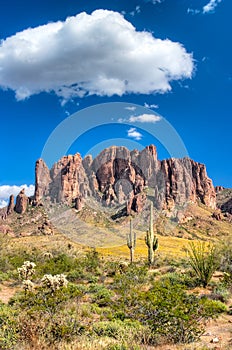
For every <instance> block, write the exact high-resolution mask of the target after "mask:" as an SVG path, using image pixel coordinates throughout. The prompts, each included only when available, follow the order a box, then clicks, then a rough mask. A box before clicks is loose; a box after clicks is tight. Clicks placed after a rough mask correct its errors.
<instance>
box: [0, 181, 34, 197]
mask: <svg viewBox="0 0 232 350" xmlns="http://www.w3.org/2000/svg"><path fill="white" fill-rule="evenodd" d="M23 188H24V189H25V193H26V195H27V196H32V195H33V194H34V191H35V186H34V185H21V186H16V185H13V186H10V185H2V186H0V199H1V200H8V198H9V197H10V195H11V194H13V195H14V196H17V195H18V194H19V192H20V191H21V190H22V189H23Z"/></svg>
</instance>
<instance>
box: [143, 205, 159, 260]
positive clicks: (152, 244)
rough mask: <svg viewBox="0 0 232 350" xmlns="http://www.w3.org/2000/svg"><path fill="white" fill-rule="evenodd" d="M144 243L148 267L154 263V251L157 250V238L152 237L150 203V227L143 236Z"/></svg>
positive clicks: (151, 209) (151, 210)
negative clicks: (146, 250) (146, 249)
mask: <svg viewBox="0 0 232 350" xmlns="http://www.w3.org/2000/svg"><path fill="white" fill-rule="evenodd" d="M145 243H146V245H147V247H148V264H149V266H151V265H153V263H154V256H155V254H154V253H155V251H156V250H157V249H158V238H157V237H156V236H155V235H154V228H153V203H152V202H151V206H150V225H149V230H147V233H146V236H145Z"/></svg>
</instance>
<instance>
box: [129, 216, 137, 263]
mask: <svg viewBox="0 0 232 350" xmlns="http://www.w3.org/2000/svg"><path fill="white" fill-rule="evenodd" d="M127 247H128V248H129V249H130V262H131V264H132V263H133V261H134V252H135V247H136V232H134V234H133V223H132V219H130V233H128V235H127Z"/></svg>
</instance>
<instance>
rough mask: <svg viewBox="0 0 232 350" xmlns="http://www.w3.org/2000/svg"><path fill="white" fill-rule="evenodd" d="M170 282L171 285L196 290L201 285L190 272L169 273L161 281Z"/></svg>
mask: <svg viewBox="0 0 232 350" xmlns="http://www.w3.org/2000/svg"><path fill="white" fill-rule="evenodd" d="M162 280H163V281H165V280H168V281H169V282H170V284H173V285H175V284H179V285H182V286H183V287H186V288H195V287H196V286H198V285H199V280H198V278H196V276H191V274H190V273H189V272H185V273H178V272H169V273H167V274H165V276H164V277H161V281H162Z"/></svg>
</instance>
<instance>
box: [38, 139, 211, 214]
mask: <svg viewBox="0 0 232 350" xmlns="http://www.w3.org/2000/svg"><path fill="white" fill-rule="evenodd" d="M35 179H36V182H35V196H34V204H35V205H39V204H40V203H41V201H42V200H43V199H44V198H46V199H47V200H49V201H50V202H51V203H66V204H67V205H70V206H74V207H75V208H76V209H78V210H81V209H82V207H83V205H84V203H85V200H86V198H88V197H93V198H95V199H96V200H97V201H99V202H100V203H101V204H102V205H103V206H109V207H112V206H114V205H117V204H120V205H121V204H125V208H126V214H127V215H129V214H130V213H131V211H135V212H138V213H139V212H141V211H142V209H143V207H144V203H145V201H146V197H147V193H149V195H150V196H151V197H152V200H153V202H154V205H155V207H156V208H157V209H172V208H173V207H174V206H176V205H178V206H183V205H185V204H186V203H187V202H191V203H197V202H201V203H203V204H205V205H206V206H208V207H210V208H212V209H215V208H216V191H215V188H214V186H213V184H212V181H211V179H209V177H208V176H207V173H206V168H205V165H204V164H200V163H197V162H195V161H193V160H191V159H189V158H183V159H175V158H171V159H167V160H162V161H160V160H158V158H157V151H156V148H155V146H153V145H150V146H147V147H146V148H145V149H143V150H142V151H138V150H133V151H129V150H128V149H127V148H125V147H116V146H112V147H110V148H107V149H105V150H103V151H102V152H101V153H100V154H99V155H98V156H97V157H96V158H95V159H93V158H92V157H91V156H90V155H88V156H87V157H85V158H84V159H82V158H81V156H80V154H78V153H77V154H75V155H72V156H71V155H68V156H64V157H62V158H61V159H60V160H59V161H58V162H57V163H55V164H54V165H53V167H52V168H51V169H50V170H49V169H48V167H47V166H46V164H45V163H44V161H43V160H42V159H39V160H38V161H37V162H36V176H35Z"/></svg>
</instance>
